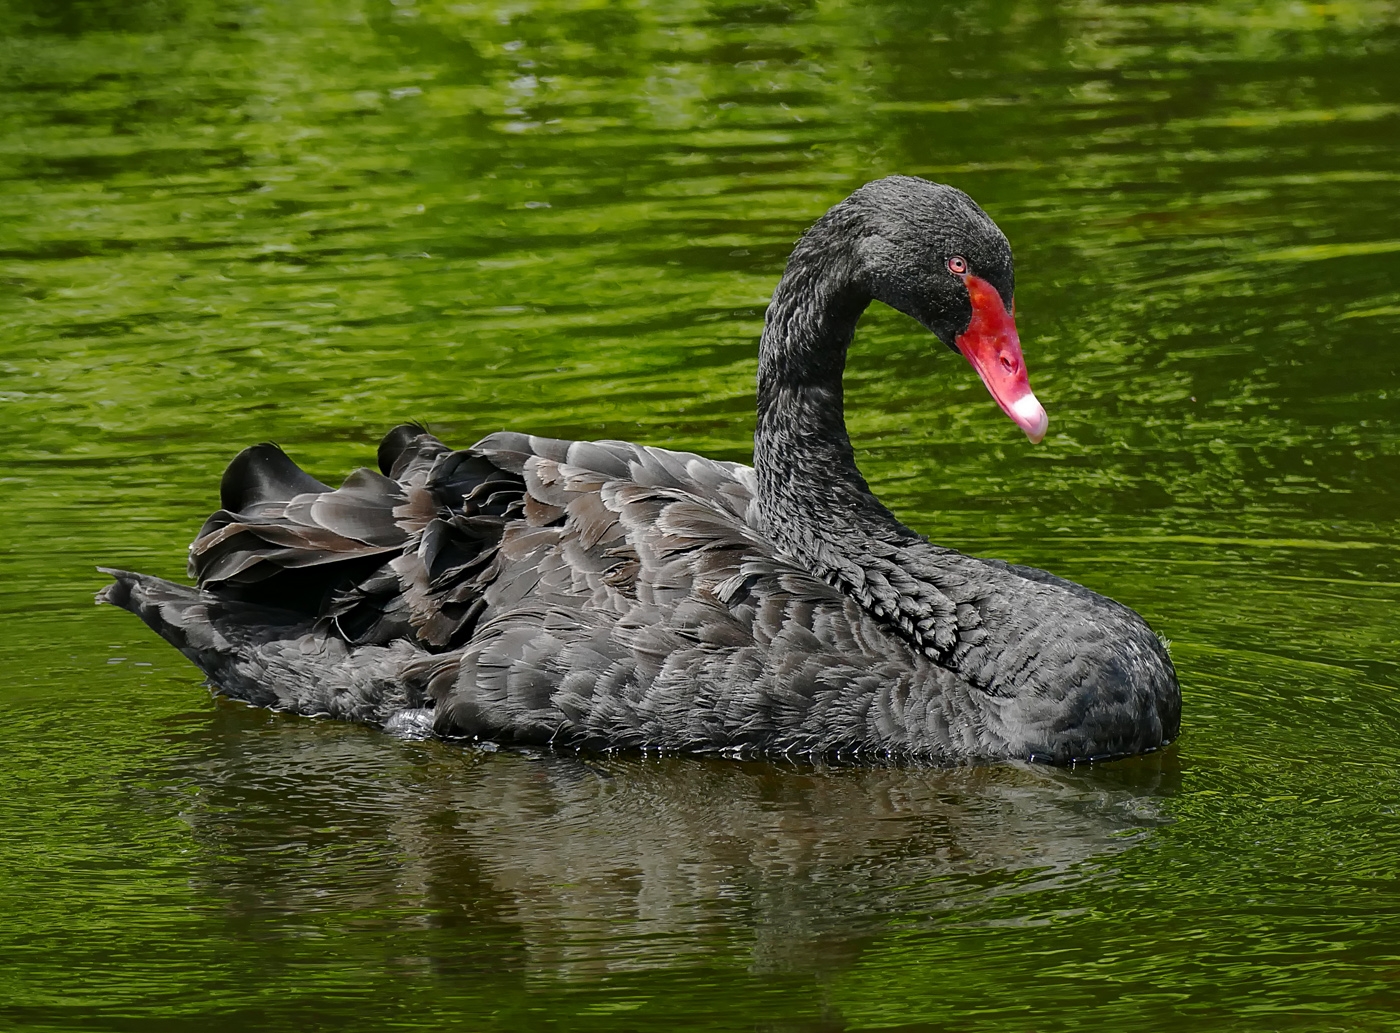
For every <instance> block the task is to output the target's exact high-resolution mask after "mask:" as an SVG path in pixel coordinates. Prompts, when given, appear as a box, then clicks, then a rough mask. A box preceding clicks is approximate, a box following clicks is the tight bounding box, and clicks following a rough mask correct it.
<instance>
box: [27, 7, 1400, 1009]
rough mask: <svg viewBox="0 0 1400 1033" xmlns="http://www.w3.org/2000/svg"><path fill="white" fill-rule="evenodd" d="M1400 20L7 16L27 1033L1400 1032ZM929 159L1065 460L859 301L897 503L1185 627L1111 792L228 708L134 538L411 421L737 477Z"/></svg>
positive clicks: (631, 14)
mask: <svg viewBox="0 0 1400 1033" xmlns="http://www.w3.org/2000/svg"><path fill="white" fill-rule="evenodd" d="M1398 50H1400V7H1397V6H1396V4H1395V3H1393V2H1377V3H1370V2H1351V0H1343V2H1340V3H1328V4H1302V3H1293V2H1280V0H1260V2H1255V3H1243V2H1234V0H1232V2H1224V3H1220V4H1215V5H1194V4H1131V3H1107V2H1101V0H1082V2H1078V3H1071V2H1066V3H1063V4H1058V5H1057V4H1052V3H1048V2H1032V0H1027V2H1005V0H987V2H982V3H976V4H971V5H949V6H948V7H947V8H946V9H937V8H933V7H931V6H930V5H926V4H920V3H913V2H903V3H901V2H895V0H880V2H874V3H861V4H855V3H841V2H836V0H832V2H817V3H807V4H803V3H799V2H797V0H792V2H791V3H777V2H752V3H744V2H740V3H721V2H713V3H702V2H688V0H679V2H667V3H660V2H651V3H648V2H646V0H627V2H623V3H618V4H614V5H606V6H604V5H593V4H588V3H584V2H582V0H534V2H532V0H514V2H509V3H500V4H451V3H446V2H441V3H440V2H435V0H396V2H394V3H389V2H387V0H384V2H381V0H360V2H357V0H350V2H337V3H329V2H325V3H313V2H307V3H297V4H293V3H289V2H281V0H268V2H264V3H262V4H261V5H253V4H248V3H238V2H234V3H213V2H206V0H143V2H136V3H133V2H128V0H122V2H117V0H4V2H3V3H0V82H3V87H2V88H0V120H3V126H4V129H3V133H2V134H0V285H3V286H2V287H0V328H2V329H0V414H3V423H0V426H3V429H4V434H5V438H6V442H7V447H6V449H5V460H4V463H3V467H0V483H3V489H0V529H3V548H2V549H0V610H3V615H4V629H5V630H4V635H3V641H0V671H3V681H0V685H3V689H0V691H2V692H3V694H4V695H3V698H4V700H5V703H6V707H5V722H4V732H3V739H0V742H3V750H2V751H0V829H3V830H4V835H3V837H2V838H0V959H3V963H0V1024H9V1025H11V1026H13V1027H16V1028H22V1029H34V1030H43V1029H53V1030H58V1029H64V1030H71V1029H111V1030H117V1029H140V1030H150V1029H159V1030H172V1031H173V1030H200V1031H207V1030H217V1029H245V1028H251V1027H256V1028H260V1029H303V1028H307V1027H308V1026H309V1025H314V1024H323V1025H327V1026H332V1025H333V1026H335V1027H336V1028H340V1029H345V1030H357V1029H375V1030H378V1029H385V1028H422V1029H442V1028H471V1029H502V1030H515V1029H547V1028H561V1029H564V1028H567V1029H590V1028H597V1029H607V1030H617V1029H636V1030H651V1029H668V1028H677V1027H683V1028H697V1029H698V1028H713V1029H735V1028H763V1029H787V1030H844V1029H864V1028H876V1027H898V1028H904V1029H927V1030H960V1031H961V1030H1003V1029H1005V1030H1027V1029H1036V1030H1070V1029H1081V1028H1106V1029H1144V1030H1147V1029H1151V1030H1175V1029H1193V1030H1194V1029H1239V1030H1274V1029H1290V1030H1294V1029H1298V1030H1303V1029H1308V1030H1312V1029H1316V1030H1323V1029H1390V1028H1395V1027H1396V1026H1397V1025H1400V950H1397V948H1396V946H1395V944H1396V943H1400V886H1398V885H1397V882H1396V879H1395V873H1396V867H1397V863H1400V817H1397V814H1396V809H1397V805H1400V777H1397V774H1396V772H1397V766H1400V642H1397V619H1396V614H1397V601H1398V600H1400V551H1398V549H1397V538H1396V533H1395V532H1396V526H1397V525H1396V513H1397V511H1398V510H1400V429H1397V423H1396V418H1395V417H1396V413H1397V405H1400V348H1397V332H1398V331H1400V204H1397V201H1400V188H1398V187H1400V147H1398V146H1397V141H1400V62H1397V51H1398ZM896 171H898V172H905V173H912V174H917V175H923V176H926V177H929V178H933V179H937V180H941V181H945V182H950V183H953V184H955V185H957V186H960V187H962V188H964V189H966V190H968V191H969V192H970V193H971V194H973V196H974V197H976V198H977V199H978V200H979V202H980V203H981V204H982V205H983V206H984V207H985V208H987V210H988V211H989V212H991V213H992V215H993V216H994V217H995V218H996V219H997V220H998V222H999V223H1000V225H1001V226H1002V227H1003V229H1005V231H1006V232H1007V234H1008V236H1009V237H1010V239H1011V241H1012V243H1013V246H1014V247H1015V249H1016V253H1017V258H1018V299H1017V305H1018V307H1017V313H1018V317H1019V322H1020V327H1021V332H1022V339H1023V341H1024V342H1025V350H1026V356H1027V361H1028V363H1029V365H1030V369H1031V375H1032V382H1033V383H1034V385H1035V386H1036V390H1037V393H1038V394H1039V395H1040V397H1041V398H1042V399H1043V400H1044V401H1045V402H1046V404H1047V407H1048V408H1049V410H1050V413H1051V429H1050V435H1049V437H1048V438H1047V440H1046V442H1045V443H1044V444H1043V445H1042V446H1040V447H1032V446H1030V445H1028V444H1027V443H1026V442H1025V440H1024V438H1023V437H1022V436H1021V435H1020V434H1019V432H1018V431H1017V430H1016V429H1015V427H1013V426H1012V425H1011V424H1010V422H1009V421H1007V420H1006V419H1005V418H1004V417H1003V416H1002V415H1001V414H1000V413H999V412H998V411H997V409H996V407H995V405H994V404H993V403H992V402H991V400H990V399H989V398H988V397H987V395H986V392H985V390H984V389H983V388H982V387H981V385H980V384H979V383H978V382H977V380H976V378H975V376H973V375H972V373H971V371H970V370H968V369H967V368H966V366H965V364H964V363H962V362H961V361H960V360H957V359H956V358H955V357H954V356H951V355H949V354H948V353H947V351H946V349H943V348H942V347H941V346H939V345H937V344H936V343H935V342H933V341H932V340H931V339H930V338H929V337H928V336H927V335H926V334H924V333H923V332H922V331H920V330H918V329H917V328H916V327H915V326H914V325H913V324H912V323H910V322H909V321H908V320H907V319H905V318H904V317H902V316H898V315H897V314H895V313H892V312H890V311H889V310H883V309H880V310H877V309H872V310H871V311H870V313H869V314H868V315H867V316H866V318H865V319H864V321H863V323H862V326H861V329H860V332H859V335H858V339H857V346H856V350H855V352H854V354H853V359H852V367H851V369H850V372H849V374H848V403H849V407H850V414H851V415H850V424H851V429H852V433H853V435H854V437H855V439H856V444H857V447H858V449H859V453H860V456H859V457H860V460H861V463H862V465H863V468H864V469H865V471H866V472H867V474H868V475H869V478H870V480H871V482H872V484H873V485H874V486H875V488H876V490H877V491H878V492H879V493H880V494H881V495H882V496H883V497H884V498H885V499H886V500H887V501H888V502H889V503H890V504H891V505H892V506H893V507H894V508H895V509H896V510H897V511H898V512H899V513H900V515H901V516H902V517H903V518H904V519H905V521H906V522H908V523H910V524H911V525H913V526H915V527H918V528H920V529H922V530H924V531H926V532H927V533H929V534H931V535H932V536H933V537H934V538H935V540H938V541H940V542H944V543H947V544H950V545H954V546H957V547H959V548H963V549H966V550H968V551H972V552H976V553H982V554H990V555H997V556H1001V557H1005V558H1007V559H1012V560H1016V561H1020V562H1027V563H1032V564H1036V565H1040V566H1045V567H1048V568H1050V569H1052V570H1055V571H1057V572H1059V573H1061V574H1064V575H1066V576H1069V577H1072V578H1075V579H1077V580H1080V581H1083V582H1085V583H1087V584H1089V585H1091V586H1093V587H1095V588H1097V589H1099V590H1101V591H1104V592H1106V593H1108V594H1111V595H1113V596H1115V597H1117V598H1119V599H1121V600H1123V601H1124V602H1126V603H1128V604H1130V605H1132V606H1134V607H1135V608H1137V609H1138V610H1140V611H1141V612H1142V613H1143V614H1144V615H1145V616H1147V618H1148V619H1149V620H1150V621H1151V622H1152V624H1153V625H1154V627H1156V628H1157V629H1158V630H1159V631H1160V632H1162V633H1163V634H1164V635H1166V636H1168V637H1169V638H1170V639H1171V640H1172V642H1173V646H1172V649H1173V655H1174V657H1175V660H1176V663H1177V667H1178V669H1179V671H1180V673H1181V680H1182V686H1183V692H1184V698H1185V706H1184V712H1183V734H1182V737H1181V740H1180V741H1179V743H1178V744H1177V745H1175V746H1173V747H1172V748H1171V749H1169V750H1167V751H1165V752H1164V753H1162V754H1159V755H1156V756H1153V757H1148V758H1142V759H1138V760H1134V761H1127V762H1121V763H1114V764H1108V765H1102V766H1098V767H1094V768H1091V769H1078V770H1073V771H1060V770H1051V769H1042V768H1027V767H1016V766H1002V767H988V768H974V769H959V770H954V771H941V772H940V771H926V770H895V771H889V770H883V771H882V770H874V771H864V770H832V771H828V770H814V769H811V768H807V767H802V766H787V765H776V764H775V765H768V764H748V763H723V762H712V761H701V760H691V759H684V758H655V757H650V758H639V757H621V758H601V757H581V758H575V757H561V756H548V755H535V754H528V753H525V754H522V753H511V752H507V751H502V752H497V753H480V752H473V751H469V750H463V749H461V748H459V747H456V746H447V745H442V744H431V743H403V742H399V741H395V740H392V739H390V738H387V737H385V736H382V735H379V734H376V733H373V732H369V731H366V730H364V729H359V728H353V727H344V726H336V725H332V724H328V723H321V722H312V721H302V720H293V719H287V718H282V717H277V716H272V715H268V714H266V713H263V712H259V711H251V710H246V709H243V708H241V707H237V706H232V705H227V704H215V703H214V702H212V701H211V700H210V699H209V697H208V695H207V693H206V692H205V690H204V689H202V688H201V687H200V684H199V678H198V676H197V674H196V672H195V671H194V669H193V668H192V667H190V666H189V665H188V664H186V663H185V661H184V660H183V659H181V658H180V657H179V656H178V655H177V654H175V653H174V652H173V651H172V650H170V649H169V648H168V647H166V646H165V645H164V644H163V643H161V642H159V641H158V640H156V639H155V638H154V637H153V636H152V635H150V634H149V632H147V631H146V630H145V628H144V627H142V626H141V625H140V624H139V623H138V622H136V621H135V620H133V619H132V618H131V617H130V616H129V615H128V614H125V613H121V612H117V611H115V610H111V609H108V608H104V609H101V610H96V609H93V608H92V607H91V605H90V599H91V594H92V592H93V591H94V590H95V589H96V588H97V587H98V586H99V585H100V584H101V583H102V579H101V578H100V577H99V576H98V575H96V574H95V573H94V572H93V569H92V568H93V566H94V565H95V564H97V563H115V564H119V565H122V566H128V567H133V568H136V569H141V570H146V571H150V572H153V573H159V574H163V575H166V576H170V577H178V576H180V575H181V573H182V570H183V565H184V548H185V544H186V542H187V541H188V540H189V539H190V537H191V536H192V534H193V532H194V530H195V529H196V528H197V527H198V525H199V523H200V521H201V520H202V519H203V517H204V515H205V514H206V513H207V512H208V511H209V510H211V509H212V508H213V507H214V505H215V502H216V494H217V492H216V487H217V478H218V475H219V473H220V471H221V470H222V467H223V464H224V463H225V462H226V461H227V459H228V458H229V457H230V456H231V454H232V453H233V452H234V451H236V450H237V448H239V447H241V446H242V445H243V444H247V443H251V442H254V441H259V440H276V441H278V442H279V443H281V444H282V445H283V446H285V447H286V448H287V449H288V450H289V451H290V452H291V454H292V455H293V456H294V457H295V458H297V459H298V460H299V461H301V462H302V463H303V464H304V465H306V466H307V467H308V468H309V469H311V470H312V471H313V472H315V473H317V474H318V475H319V476H321V477H322V478H323V479H330V480H338V478H339V477H340V476H341V475H342V474H343V473H345V472H347V471H348V470H350V469H351V468H353V467H354V466H356V465H358V464H360V463H362V462H365V461H367V460H368V459H369V457H370V456H371V454H372V449H373V446H374V444H375V443H376V442H377V439H378V436H379V435H380V434H381V433H382V432H383V431H384V430H385V429H387V428H388V427H390V426H392V425H393V424H394V423H396V422H398V421H400V420H402V419H404V418H410V417H411V418H419V419H423V420H426V421H428V422H429V423H430V424H431V425H432V427H433V428H434V429H435V430H436V431H437V432H438V433H439V434H440V435H441V436H442V437H444V438H445V439H446V440H448V441H452V442H456V443H459V444H465V443H468V442H470V441H472V440H474V439H475V438H477V437H479V436H480V435H482V434H484V433H486V432H489V431H491V430H495V429H498V428H502V427H515V428H521V429H530V430H533V431H535V432H539V433H544V434H555V435H561V436H586V437H623V438H629V439H634V440H642V441H647V442H650V443H655V444H661V445H669V446H673V447H681V448H687V449H694V450H697V451H703V452H706V453H708V454H711V455H714V456H718V457H722V458H729V459H746V458H747V457H748V449H749V441H750V435H751V432H752V419H753V417H752V405H753V398H752V377H753V371H754V360H755V341H756V339H757V335H758V331H759V327H760V325H761V320H762V311H763V306H764V304H765V300H766V297H767V295H768V293H769V292H770V291H771V289H772V285H773V283H774V282H775V280H776V277H777V275H778V273H779V271H780V270H781V267H782V263H783V260H784V258H785V256H786V253H787V249H788V248H789V246H790V245H791V242H792V241H793V240H794V238H795V237H796V236H797V235H798V234H799V233H800V232H801V231H802V229H803V228H804V227H805V226H806V225H807V224H808V223H809V222H810V221H811V220H812V219H814V218H815V217H816V216H817V215H818V214H819V213H820V212H821V211H823V210H824V209H825V207H826V206H828V205H829V204H831V203H833V202H835V201H836V200H838V199H840V198H841V197H842V196H844V195H845V194H846V193H847V192H848V191H849V190H850V189H852V188H853V187H855V186H856V185H858V184H860V183H861V182H864V181H865V180H867V179H870V178H873V177H875V176H879V175H883V174H886V173H890V172H896Z"/></svg>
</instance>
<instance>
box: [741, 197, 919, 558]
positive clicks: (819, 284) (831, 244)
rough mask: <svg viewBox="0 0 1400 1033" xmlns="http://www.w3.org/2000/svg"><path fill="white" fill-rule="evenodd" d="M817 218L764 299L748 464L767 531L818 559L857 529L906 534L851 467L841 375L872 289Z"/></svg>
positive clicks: (859, 533) (849, 540) (858, 531)
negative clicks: (751, 455)
mask: <svg viewBox="0 0 1400 1033" xmlns="http://www.w3.org/2000/svg"><path fill="white" fill-rule="evenodd" d="M825 229H828V227H825V226H824V225H823V223H818V224H817V226H815V227H813V229H812V230H811V231H809V232H808V234H807V236H805V237H804V238H803V239H802V240H801V241H800V242H799V243H798V246H797V248H796V250H794V252H793V255H792V258H791V259H790V260H789V262H788V267H787V270H786V272H785V273H784V274H783V278H782V279H781V280H780V281H779V283H778V287H777V289H776V290H775V291H774V293H773V300H772V303H771V304H770V305H769V306H768V312H767V315H766V318H765V323H764V330H763V338H762V342H761V343H760V346H759V361H758V423H757V429H756V431H755V434H754V467H755V470H756V472H757V475H758V492H759V507H760V510H761V511H762V513H763V516H764V521H765V524H766V526H767V530H768V532H769V534H770V535H771V536H772V537H773V538H774V539H775V540H776V541H777V543H778V544H779V545H781V546H782V547H783V548H784V549H785V550H786V551H788V552H790V553H793V554H795V555H798V556H802V557H803V558H805V559H809V560H818V559H819V558H820V555H819V554H824V553H826V552H828V551H829V549H830V548H832V547H833V546H834V547H835V548H837V549H838V551H843V550H842V549H841V547H842V545H843V543H845V544H846V548H850V547H852V544H854V543H853V540H858V539H859V538H860V537H861V536H862V535H875V536H878V537H883V538H888V537H889V536H890V535H891V534H895V535H898V536H900V537H902V536H903V535H904V534H908V533H909V532H908V531H907V529H905V528H903V526H902V525H900V524H899V522H898V521H897V520H895V518H894V516H893V514H891V513H890V512H889V510H887V509H886V508H885V507H884V506H882V505H881V504H880V502H879V501H878V500H877V499H876V498H875V496H874V494H873V493H872V492H871V491H870V487H869V485H868V484H867V483H866V481H865V478H864V477H862V476H861V474H860V470H859V469H857V467H856V461H855V452H854V450H853V449H852V447H851V439H850V436H849V434H848V433H847V431H846V420H845V412H844V392H843V388H842V375H843V373H844V372H845V368H846V353H847V350H848V349H849V347H850V344H851V340H852V338H853V337H854V335H855V329H856V323H857V322H858V321H859V320H860V316H861V314H862V313H863V312H864V311H865V309H866V307H867V306H868V305H869V304H870V301H871V296H870V293H869V291H868V290H867V289H865V288H864V287H863V285H862V283H861V277H860V275H859V267H858V263H856V262H855V261H853V260H852V258H851V256H850V255H849V252H848V250H847V249H845V248H843V247H842V246H841V241H840V240H839V239H835V238H836V235H835V234H832V233H830V232H823V230H825Z"/></svg>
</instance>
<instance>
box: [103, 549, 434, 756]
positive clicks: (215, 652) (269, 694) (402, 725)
mask: <svg viewBox="0 0 1400 1033" xmlns="http://www.w3.org/2000/svg"><path fill="white" fill-rule="evenodd" d="M98 569H99V570H101V571H102V572H103V573H105V574H110V575H111V576H112V577H113V578H114V581H113V583H112V584H110V585H107V586H106V587H105V588H103V589H102V590H101V591H99V592H98V593H97V599H96V601H97V602H98V603H108V604H110V605H112V606H118V607H121V608H122V609H124V610H129V611H130V612H131V613H134V614H135V615H136V616H138V617H140V618H141V620H143V621H144V622H145V623H146V624H147V625H148V626H149V627H150V628H151V629H152V630H153V631H155V632H156V634H158V635H160V637H161V638H163V639H165V640H166V641H167V642H169V643H170V644H171V645H172V646H174V647H175V648H176V649H178V650H179V651H180V652H181V653H183V654H184V655H185V657H186V658H187V659H189V660H190V661H191V662H192V663H193V664H194V665H195V666H196V667H198V668H199V669H200V670H201V671H203V672H204V674H205V676H206V677H207V678H208V680H209V684H210V686H211V687H212V688H213V689H214V691H215V692H216V693H218V694H219V695H222V696H227V697H229V698H230V699H237V700H241V701H243V702H245V703H249V704H251V705H253V706H258V707H268V708H270V709H273V710H283V711H288V712H291V713H296V714H302V715H304V716H307V717H335V718H339V719H341V720H348V721H356V722H360V723H363V724H371V725H376V726H379V727H387V728H390V729H392V730H395V731H399V732H403V733H405V734H416V733H417V732H420V731H426V729H428V728H430V727H431V710H430V709H429V708H431V706H432V703H431V701H430V700H429V699H428V697H427V695H426V692H425V691H424V690H425V688H426V686H425V683H424V679H423V678H422V677H419V676H417V675H415V673H414V672H415V670H416V668H417V667H418V666H421V661H422V660H423V659H424V657H425V656H426V654H425V653H424V651H423V650H422V649H421V648H418V647H417V646H415V645H414V644H413V643H410V642H407V641H404V640H398V641H395V642H393V643H390V644H389V645H387V646H378V645H370V646H353V645H351V644H349V643H347V642H346V641H345V640H344V639H343V638H341V637H340V636H338V635H337V634H335V632H334V628H333V627H332V626H330V624H329V622H327V621H324V620H321V621H317V620H314V619H311V618H308V617H307V616H306V615H305V614H300V613H295V612H292V611H289V610H281V609H276V608H274V607H269V606H261V605H256V604H250V603H247V602H243V601H241V600H237V599H227V598H224V597H222V596H218V595H215V594H213V593H211V592H208V591H204V590H201V589H197V588H190V587H187V586H184V585H177V584H173V583H172V582H169V581H166V580H164V579H162V578H158V577H152V576H150V575H148V574H137V573H133V572H131V571H126V570H115V569H111V568H107V567H99V568H98Z"/></svg>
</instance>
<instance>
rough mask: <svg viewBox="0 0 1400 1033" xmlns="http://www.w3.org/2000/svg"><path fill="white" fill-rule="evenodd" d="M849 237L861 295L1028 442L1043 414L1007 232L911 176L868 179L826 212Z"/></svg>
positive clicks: (1038, 432)
mask: <svg viewBox="0 0 1400 1033" xmlns="http://www.w3.org/2000/svg"><path fill="white" fill-rule="evenodd" d="M828 217H829V218H832V219H833V221H834V222H835V223H836V224H837V225H839V226H840V233H841V236H842V237H844V238H845V239H846V240H848V241H850V242H851V243H850V246H851V247H852V251H853V255H852V260H853V264H854V267H855V269H854V273H855V279H856V280H857V282H858V283H860V284H861V285H862V287H863V288H864V290H865V291H866V292H868V294H869V296H870V297H871V298H873V299H874V300H876V301H881V302H884V303H885V304H886V305H889V306H890V307H891V308H894V309H898V310H899V311H900V312H903V313H904V314H905V315H908V316H911V317H913V318H914V319H916V320H918V321H919V322H920V323H922V324H923V325H924V326H925V327H926V328H927V329H928V330H929V331H930V332H931V333H933V335H934V336H935V337H937V338H938V339H939V340H940V341H942V342H943V343H944V344H946V345H947V346H948V347H949V348H951V349H952V350H954V351H956V352H958V353H960V354H961V355H963V356H964V357H965V358H966V359H967V360H968V362H969V363H971V365H972V368H973V369H975V370H976V371H977V375H978V376H979V377H981V378H982V382H983V383H984V384H985V385H986V387H987V390H988V391H989V392H991V395H992V398H993V399H994V400H995V401H996V403H997V405H999V406H1000V407H1001V409H1002V411H1003V412H1005V413H1006V415H1007V416H1009V417H1010V418H1011V420H1012V422H1014V423H1015V424H1016V425H1017V426H1018V427H1020V428H1021V430H1022V431H1024V432H1025V434H1026V436H1027V437H1028V438H1030V440H1031V441H1033V442H1039V441H1040V440H1041V439H1042V438H1044V437H1045V432H1046V429H1047V428H1048V426H1049V422H1050V420H1049V417H1048V416H1047V415H1046V413H1045V407H1044V406H1042V405H1041V404H1040V401H1039V400H1038V399H1037V398H1036V396H1035V393H1034V392H1033V391H1032V390H1031V385H1030V379H1029V376H1028V374H1027V372H1026V363H1025V359H1024V357H1023V356H1022V354H1021V340H1020V336H1019V335H1018V333H1017V331H1016V318H1015V311H1016V301H1015V293H1016V268H1015V263H1014V262H1013V261H1012V257H1011V245H1010V244H1009V243H1008V242H1007V239H1006V235H1005V234H1003V233H1002V232H1001V230H1000V229H999V228H998V227H997V224H996V223H995V222H993V221H992V219H991V217H990V216H989V215H987V213H986V212H984V211H982V209H981V208H979V207H978V206H977V203H976V202H975V201H973V200H972V198H970V197H968V196H967V195H966V194H965V193H963V192H962V191H961V190H958V189H956V188H954V187H950V186H945V185H943V184H941V183H930V182H929V181H928V180H924V179H918V178H916V177H914V176H889V177H886V178H885V179H878V180H875V181H874V182H872V183H867V184H866V185H865V186H863V187H861V188H860V189H859V190H857V191H856V192H855V193H854V194H852V195H851V196H850V197H848V198H847V199H846V200H845V201H843V202H841V203H840V204H839V205H837V206H836V207H835V208H833V209H832V210H831V212H830V213H828Z"/></svg>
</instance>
